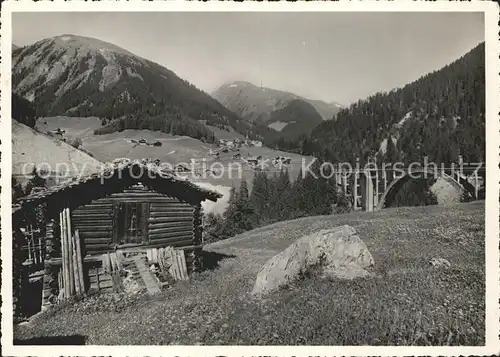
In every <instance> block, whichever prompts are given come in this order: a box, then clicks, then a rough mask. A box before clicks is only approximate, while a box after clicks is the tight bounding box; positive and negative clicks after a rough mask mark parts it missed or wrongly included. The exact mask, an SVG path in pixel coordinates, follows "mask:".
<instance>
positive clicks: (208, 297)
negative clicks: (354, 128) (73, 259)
mask: <svg viewBox="0 0 500 357" xmlns="http://www.w3.org/2000/svg"><path fill="white" fill-rule="evenodd" d="M342 224H350V225H352V226H353V227H355V228H356V230H357V232H358V235H359V236H360V237H361V239H363V240H364V241H365V243H366V244H367V245H368V248H369V250H370V251H371V253H372V255H373V257H374V259H375V269H374V273H375V277H372V278H368V279H360V280H355V281H333V282H332V281H324V280H320V279H316V278H310V279H306V280H302V281H299V282H297V283H296V284H295V285H294V286H290V287H289V288H287V289H282V290H280V291H277V292H275V293H273V294H271V295H269V296H267V297H265V298H263V299H257V298H253V297H251V296H250V294H249V292H250V291H251V289H252V286H253V282H254V279H255V277H256V274H257V272H258V270H259V269H260V267H261V266H262V265H263V263H264V262H265V261H266V260H267V259H269V258H270V257H272V256H273V255H274V254H276V253H278V252H279V251H281V250H283V249H285V248H286V247H287V246H288V245H290V244H291V243H292V242H293V241H294V240H296V239H298V238H300V237H301V236H303V235H305V234H309V233H311V232H314V231H317V230H320V229H325V228H330V227H335V226H338V225H342ZM484 240H485V237H484V203H481V202H475V203H469V204H460V205H456V206H453V207H444V206H431V207H418V208H396V209H386V210H383V211H381V212H374V213H350V214H345V215H336V216H318V217H308V218H303V219H299V220H294V221H288V222H286V223H285V222H281V223H277V224H273V225H271V226H266V227H263V228H259V229H255V230H253V231H250V232H246V233H244V234H242V235H240V236H237V237H234V238H231V239H228V240H226V241H221V242H217V243H214V244H211V245H209V246H207V247H206V250H208V251H212V252H214V253H218V254H223V255H227V256H228V257H226V258H225V259H223V260H221V261H220V262H219V266H218V267H217V268H215V269H213V270H208V271H205V272H203V273H201V274H199V275H197V276H196V277H195V278H194V279H193V280H192V281H191V282H190V283H187V284H180V283H178V284H176V285H175V286H174V287H173V288H170V289H168V290H166V291H165V292H163V293H162V294H160V295H159V296H155V297H147V296H141V297H137V298H134V299H130V298H123V297H118V296H108V297H106V298H104V297H101V298H89V299H87V301H85V300H84V301H81V302H79V303H76V304H74V305H67V306H63V307H60V308H57V309H54V311H49V312H48V313H45V314H42V315H40V316H38V317H37V318H36V319H34V320H33V321H32V322H30V323H29V324H27V325H23V326H15V329H14V336H15V338H16V339H29V338H34V337H50V336H52V337H54V336H58V337H60V336H74V335H80V336H83V337H84V338H85V342H86V343H87V344H126V345H127V344H143V345H147V344H252V345H254V344H259V345H261V344H292V345H293V344H317V345H362V344H365V345H366V344H368V345H410V344H411V345H482V344H484V335H485V314H484V313H485V301H484V297H485V271H484ZM432 258H445V259H447V260H448V261H449V262H450V263H451V268H436V267H432V266H431V265H430V264H429V261H430V260H431V259H432ZM97 301H98V302H99V303H96V302H97ZM56 310H57V311H56Z"/></svg>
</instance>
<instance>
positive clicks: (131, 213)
mask: <svg viewBox="0 0 500 357" xmlns="http://www.w3.org/2000/svg"><path fill="white" fill-rule="evenodd" d="M148 211H149V204H148V203H132V202H125V203H120V205H119V213H118V221H117V224H118V237H117V239H118V242H117V244H139V243H143V242H146V241H147V239H148V237H147V225H148V216H149V212H148Z"/></svg>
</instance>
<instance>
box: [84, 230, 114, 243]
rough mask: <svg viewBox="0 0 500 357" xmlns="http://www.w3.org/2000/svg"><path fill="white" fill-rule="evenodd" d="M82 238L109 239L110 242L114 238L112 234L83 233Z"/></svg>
mask: <svg viewBox="0 0 500 357" xmlns="http://www.w3.org/2000/svg"><path fill="white" fill-rule="evenodd" d="M81 236H82V237H83V238H84V239H85V240H87V239H90V238H107V239H108V242H109V241H110V238H111V236H112V232H81Z"/></svg>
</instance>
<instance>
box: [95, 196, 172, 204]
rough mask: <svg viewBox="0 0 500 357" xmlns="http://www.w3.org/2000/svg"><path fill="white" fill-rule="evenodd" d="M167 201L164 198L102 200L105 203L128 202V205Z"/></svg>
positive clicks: (115, 198) (114, 198)
mask: <svg viewBox="0 0 500 357" xmlns="http://www.w3.org/2000/svg"><path fill="white" fill-rule="evenodd" d="M166 200H168V198H165V197H113V198H109V199H103V201H104V202H105V203H113V202H130V203H141V202H151V203H161V202H165V201H166Z"/></svg>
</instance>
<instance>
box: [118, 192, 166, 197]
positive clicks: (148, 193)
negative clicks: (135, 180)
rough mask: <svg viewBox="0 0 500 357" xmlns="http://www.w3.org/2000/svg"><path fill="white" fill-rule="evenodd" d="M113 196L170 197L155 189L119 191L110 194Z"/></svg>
mask: <svg viewBox="0 0 500 357" xmlns="http://www.w3.org/2000/svg"><path fill="white" fill-rule="evenodd" d="M109 197H111V198H129V197H132V198H137V197H141V198H142V197H147V198H149V197H152V198H156V197H158V198H169V197H168V196H164V195H162V194H161V193H158V192H153V191H145V192H117V193H113V194H111V195H109Z"/></svg>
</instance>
